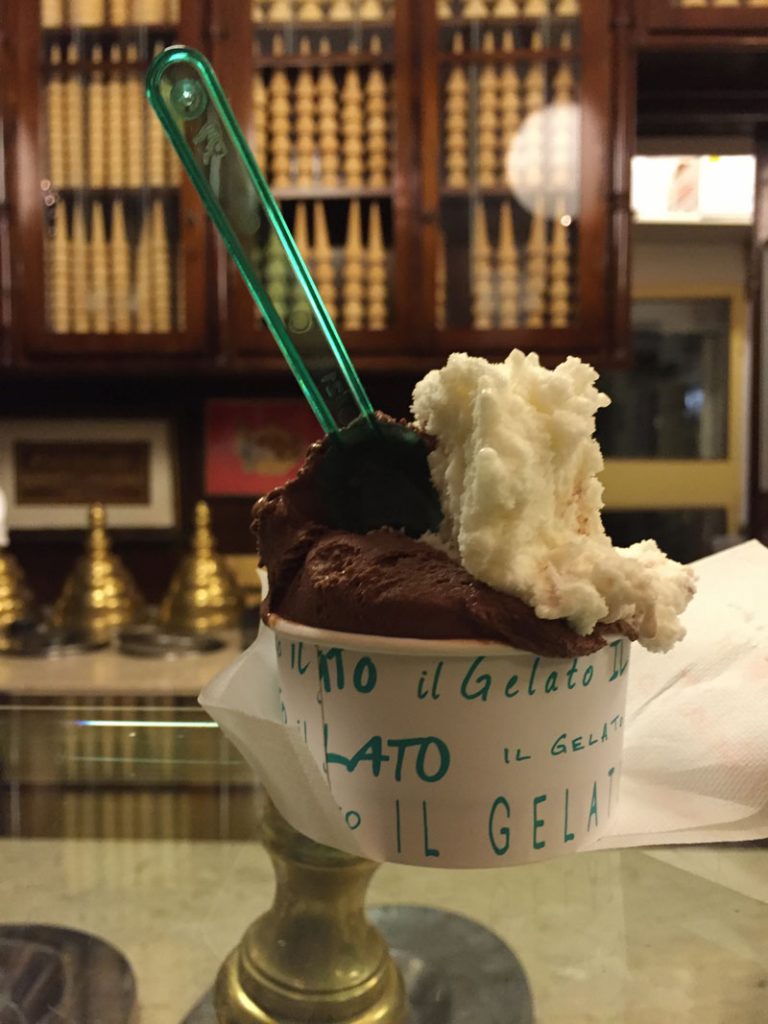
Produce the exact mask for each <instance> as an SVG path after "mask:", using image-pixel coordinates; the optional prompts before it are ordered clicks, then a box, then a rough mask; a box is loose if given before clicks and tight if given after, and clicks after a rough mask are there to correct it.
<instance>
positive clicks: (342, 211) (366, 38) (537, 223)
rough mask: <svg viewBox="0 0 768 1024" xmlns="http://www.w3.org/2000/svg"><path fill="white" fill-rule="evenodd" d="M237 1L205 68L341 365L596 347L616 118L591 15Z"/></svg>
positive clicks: (604, 303)
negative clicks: (302, 261) (322, 305)
mask: <svg viewBox="0 0 768 1024" xmlns="http://www.w3.org/2000/svg"><path fill="white" fill-rule="evenodd" d="M247 6H248V5H245V4H239V5H238V4H236V3H233V2H232V0H229V2H227V0H220V9H221V11H222V19H224V17H225V15H224V11H225V10H226V12H227V15H226V16H227V17H229V18H232V17H236V18H237V19H238V23H237V28H236V31H234V32H233V31H231V30H228V31H227V32H225V33H223V41H222V43H221V45H220V46H219V47H218V48H216V47H215V48H214V54H215V56H216V57H217V60H216V63H217V65H218V66H221V67H222V69H225V72H226V74H227V75H228V79H227V85H228V86H229V88H228V91H229V92H230V95H232V96H233V97H234V99H235V101H236V103H237V113H238V116H239V117H240V118H241V119H242V121H243V123H246V124H248V125H249V130H250V134H251V139H252V142H253V144H254V148H255V151H256V154H257V158H260V159H261V162H262V163H263V164H264V165H265V169H266V171H267V173H268V176H269V178H270V181H271V183H272V186H273V188H274V190H275V192H276V194H277V195H278V196H279V197H280V198H281V199H282V200H283V206H284V209H285V211H286V216H287V218H288V220H289V223H291V224H293V226H294V230H296V223H297V220H298V225H299V227H298V231H297V233H298V234H299V236H300V240H301V242H302V243H304V244H307V243H308V252H309V254H310V259H309V262H310V266H311V267H312V269H313V272H314V273H315V275H316V276H317V277H318V280H319V284H320V290H321V292H322V293H323V294H324V296H325V297H326V300H327V301H328V302H329V305H330V308H331V310H332V312H333V314H334V315H335V316H336V317H337V319H338V322H339V326H340V328H341V332H342V335H343V337H344V339H345V341H346V342H347V343H348V344H349V346H350V348H351V349H352V350H353V351H354V352H355V353H356V354H357V355H358V356H362V357H364V358H366V359H367V360H368V361H370V362H371V363H372V364H373V363H374V361H377V362H378V364H379V365H381V364H386V363H396V362H397V361H398V360H400V361H402V360H403V359H407V358H415V359H416V360H418V359H422V360H433V361H436V360H437V359H440V360H441V359H442V358H443V356H444V354H445V353H446V352H449V351H452V350H454V349H463V350H468V351H475V352H481V351H482V352H490V353H506V352H507V351H508V350H509V349H510V348H512V347H514V346H515V345H520V346H523V347H526V348H533V349H538V350H540V351H543V352H551V353H557V354H562V353H564V352H574V353H576V352H579V353H585V354H589V355H590V356H592V357H599V356H600V355H602V354H605V353H606V352H608V351H609V350H613V351H614V352H615V351H616V349H617V348H618V347H619V346H620V343H621V341H622V340H623V339H622V338H621V333H622V332H621V330H620V329H619V330H617V325H618V324H619V323H620V321H621V319H622V315H621V314H623V310H624V303H625V301H626V282H625V280H623V279H622V280H619V274H620V273H621V274H622V275H624V274H625V270H624V269H623V268H624V267H625V261H623V260H622V259H619V258H618V253H619V249H620V246H623V247H624V248H626V244H627V240H626V232H627V225H628V218H629V212H628V203H627V196H626V187H625V185H626V177H625V175H624V173H623V172H622V171H621V168H622V167H623V166H627V165H628V152H627V143H626V136H627V132H628V129H629V119H628V118H627V117H626V116H622V117H619V116H618V113H619V112H621V113H622V115H624V111H625V108H624V107H623V105H622V104H621V103H618V102H617V101H616V98H615V95H616V92H617V90H619V89H627V88H628V81H625V80H623V79H621V77H620V72H621V69H622V68H623V66H624V65H623V64H622V62H621V61H616V60H614V56H615V53H616V46H617V36H616V35H615V33H614V31H613V29H612V27H611V5H610V3H608V2H605V0H581V2H579V0H521V2H518V0H509V2H507V0H495V2H494V0H489V2H479V3H478V2H474V0H440V2H438V0H428V2H425V3H416V2H414V0H372V2H365V3H347V2H338V3H335V2H332V0H331V2H330V3H328V2H325V3H323V4H317V3H309V2H306V3H305V2H298V3H297V4H295V5H294V12H295V13H294V20H293V21H290V22H287V21H283V20H281V16H282V15H283V13H284V8H285V9H287V8H286V5H285V4H279V3H273V2H260V0H255V2H254V3H252V4H251V5H250V11H248V10H246V8H247ZM321 8H322V9H323V10H326V18H325V19H324V20H322V21H319V22H316V21H314V20H313V18H314V16H315V15H316V13H317V11H319V10H320V9H321ZM353 11H354V12H356V15H355V17H354V18H350V17H348V15H349V14H350V13H351V12H353ZM303 12H304V13H306V15H307V16H306V18H304V17H303ZM328 12H331V13H332V14H334V15H335V16H337V17H333V18H331V17H329V16H328ZM361 12H362V13H361ZM275 15H277V16H276V17H275ZM363 15H364V16H363ZM233 46H234V47H238V48H239V49H238V55H237V56H235V53H234V50H233ZM249 47H250V52H249ZM217 49H218V53H217ZM228 55H229V59H228V60H227V56H228ZM244 69H245V74H244V73H243V70H244ZM246 76H247V77H248V78H249V79H250V81H247V80H246ZM384 83H386V90H385V88H384ZM374 90H375V91H374ZM313 98H314V102H315V118H314V121H313V120H312V118H311V114H310V116H309V117H307V116H306V115H305V113H304V111H305V109H307V107H308V105H309V104H311V102H312V99H313ZM275 104H277V109H275ZM323 104H325V107H323ZM334 104H335V106H334ZM371 104H373V107H374V108H375V109H374V108H371ZM377 104H379V105H378V106H377ZM328 108H330V120H328ZM309 109H311V107H310V108H309ZM267 111H269V114H267ZM334 117H337V118H338V120H339V124H338V125H335V124H334V120H333V119H334ZM301 123H307V124H308V125H309V128H310V131H311V132H314V136H313V139H312V140H311V141H308V140H307V138H306V136H303V133H302V132H301V131H300V130H299V125H300V124H301ZM289 126H291V128H292V130H293V134H291V135H290V142H289V143H287V142H286V138H287V137H288V128H289ZM356 133H357V134H356ZM281 146H283V147H284V149H281V148H280V147H281ZM302 146H304V147H305V148H304V149H302ZM276 147H277V148H276ZM385 147H387V148H386V149H385ZM512 150H514V154H513V156H512V157H511V158H510V159H514V160H516V161H517V164H516V167H515V170H514V173H512V172H510V173H508V169H507V164H508V161H507V155H508V153H509V152H510V151H512ZM329 168H330V170H329ZM615 170H616V171H617V174H616V177H614V171H615ZM318 228H319V229H320V230H319V231H318ZM310 236H311V237H310ZM372 236H373V241H372ZM382 241H383V248H382V246H381V242H382ZM329 243H330V244H329ZM268 262H269V259H268V257H267V265H268ZM229 287H230V312H231V319H230V322H229V325H228V326H229V330H230V331H231V332H232V344H233V345H234V346H236V347H237V348H238V349H239V351H240V352H249V353H259V354H264V355H267V354H271V353H272V352H273V351H274V345H273V343H272V342H271V340H270V339H269V337H268V336H267V334H266V332H265V331H264V330H263V329H259V327H257V326H256V327H255V326H254V318H253V310H252V304H251V302H250V299H249V298H248V296H247V294H246V292H245V289H244V288H243V287H242V286H241V285H240V283H239V282H238V281H237V279H236V275H235V273H234V271H231V272H230V273H229ZM385 311H386V316H384V313H385Z"/></svg>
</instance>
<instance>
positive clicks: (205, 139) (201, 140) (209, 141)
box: [192, 121, 227, 167]
mask: <svg viewBox="0 0 768 1024" xmlns="http://www.w3.org/2000/svg"><path fill="white" fill-rule="evenodd" d="M192 141H193V142H194V144H195V145H196V146H197V148H198V149H199V150H200V157H201V159H202V161H203V163H204V164H205V166H206V167H209V166H210V164H211V162H212V161H213V160H216V159H218V160H221V159H223V157H225V156H226V155H227V145H226V143H225V142H224V138H223V136H222V134H221V131H220V130H219V126H218V125H217V124H214V123H213V122H211V121H208V122H207V124H204V125H203V127H202V128H201V129H200V130H199V131H198V132H197V133H196V134H195V135H194V136H193V138H192Z"/></svg>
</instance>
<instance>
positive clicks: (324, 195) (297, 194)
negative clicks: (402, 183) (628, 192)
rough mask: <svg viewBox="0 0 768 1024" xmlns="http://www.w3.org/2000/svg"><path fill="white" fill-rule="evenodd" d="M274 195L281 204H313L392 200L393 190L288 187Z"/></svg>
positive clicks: (274, 189) (275, 192)
mask: <svg viewBox="0 0 768 1024" xmlns="http://www.w3.org/2000/svg"><path fill="white" fill-rule="evenodd" d="M272 194H273V195H274V196H275V198H276V199H277V200H278V201H280V202H283V201H284V202H291V201H297V202H312V201H314V200H318V201H323V200H326V199H327V200H338V199H341V200H352V199H380V200H390V199H391V198H392V191H391V189H381V188H365V187H363V188H352V187H351V186H350V187H349V188H347V187H345V186H343V185H342V186H339V187H338V188H323V187H322V186H317V187H315V186H312V185H308V186H307V187H301V186H298V185H297V186H295V187H293V186H286V187H285V188H273V189H272Z"/></svg>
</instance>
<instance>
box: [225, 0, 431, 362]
mask: <svg viewBox="0 0 768 1024" xmlns="http://www.w3.org/2000/svg"><path fill="white" fill-rule="evenodd" d="M242 6H243V8H245V9H246V10H247V9H248V6H249V5H248V4H243V5H242ZM406 6H407V5H404V4H401V3H399V0H398V2H397V3H396V0H355V2H348V0H323V2H322V3H315V2H310V0H298V2H296V3H282V2H275V0H252V2H251V3H250V14H249V17H248V18H247V20H246V19H245V17H244V15H243V13H242V12H240V13H235V12H234V11H232V9H231V8H230V9H229V12H228V15H227V18H228V23H229V24H230V25H231V24H232V22H231V18H232V17H235V18H237V19H238V20H239V23H238V33H237V34H238V35H240V34H242V35H243V36H245V38H246V39H247V42H248V50H247V51H245V49H244V47H243V48H242V52H243V56H242V61H243V64H244V65H245V66H246V67H247V69H248V78H249V80H248V82H247V88H244V87H243V85H242V83H241V84H240V86H238V85H237V83H236V81H235V79H234V77H233V78H231V79H230V82H231V85H232V88H231V89H230V90H228V91H229V92H230V95H232V96H233V97H238V96H239V98H240V106H241V109H240V110H238V111H236V112H237V114H238V117H239V119H240V120H241V123H244V124H246V125H247V126H248V130H249V137H250V142H251V145H252V147H253V150H254V153H255V155H256V159H257V161H258V163H259V165H260V167H261V169H262V171H263V172H264V173H265V175H266V177H267V180H268V181H269V183H270V186H271V188H272V190H273V192H274V194H275V196H276V198H277V199H278V201H279V203H280V206H281V208H282V211H283V214H284V216H285V218H286V221H287V223H288V225H289V227H290V228H291V230H292V232H293V234H294V237H295V239H296V242H297V244H298V246H299V249H300V250H301V252H302V253H303V255H304V257H305V259H306V261H307V264H308V265H309V268H310V271H311V272H312V275H313V277H314V279H315V281H316V283H317V285H318V288H319V290H320V293H321V295H322V297H323V299H324V301H325V303H326V305H327V307H328V310H329V312H330V314H331V316H332V317H333V319H334V320H335V322H336V323H337V325H338V327H339V329H340V331H341V333H342V336H343V338H344V341H345V343H346V344H347V345H348V346H349V347H350V348H352V349H356V350H358V351H359V350H363V351H366V350H368V351H372V350H378V349H385V348H386V349H388V350H391V349H392V347H393V346H394V345H396V344H397V340H396V339H397V335H398V333H402V320H403V308H402V304H401V302H400V297H401V295H402V290H401V289H402V283H403V282H404V281H405V280H406V275H407V270H406V265H407V262H408V258H409V256H408V252H409V246H408V218H407V209H408V206H409V199H408V196H407V195H406V194H405V188H404V183H407V181H408V180H409V175H408V173H407V171H405V170H404V165H403V161H404V160H407V159H411V160H412V159H413V156H412V154H410V155H409V151H408V147H407V145H404V144H401V143H402V140H403V138H407V136H408V133H409V132H411V131H412V126H411V125H410V124H409V123H408V120H407V115H406V113H405V112H404V111H403V110H402V103H401V97H402V96H404V95H406V93H407V89H408V87H409V75H410V69H409V66H408V63H409V62H408V59H407V58H408V56H409V45H408V44H404V42H403V41H404V40H405V39H406V38H407V36H408V20H409V19H408V11H407V10H406ZM225 45H226V44H225ZM396 69H397V74H396V75H395V70H396ZM235 74H236V75H238V77H240V76H239V72H235ZM225 88H226V85H225ZM403 133H405V136H404V135H403ZM258 255H259V259H260V260H261V265H262V272H263V274H264V276H265V277H266V278H267V279H269V281H270V286H271V288H270V290H271V292H272V293H273V294H275V292H276V291H277V293H278V294H280V286H281V281H280V277H281V275H283V273H284V269H283V261H282V260H281V258H280V257H279V254H277V253H271V252H269V251H266V252H263V253H260V254H258ZM284 290H285V300H284V301H285V306H286V309H290V305H291V303H292V302H293V301H297V300H298V296H294V295H293V294H291V290H290V286H289V285H288V283H287V282H286V284H285V289H284ZM229 291H230V301H231V312H230V325H231V328H232V329H233V330H234V334H235V338H236V340H235V342H234V345H235V347H236V348H237V349H239V350H241V351H245V352H249V351H250V352H257V353H263V354H264V355H266V356H270V355H273V354H274V356H275V357H276V358H277V350H276V348H275V344H274V342H273V341H272V339H271V337H270V336H269V334H268V332H267V331H266V329H265V328H264V325H263V322H262V321H261V318H260V315H259V313H258V311H257V310H256V309H255V307H254V305H253V302H252V301H251V299H250V298H249V297H248V296H247V294H246V293H245V290H244V288H243V287H242V285H241V284H240V282H239V281H238V280H237V279H236V276H235V274H234V273H233V272H232V271H231V268H230V289H229Z"/></svg>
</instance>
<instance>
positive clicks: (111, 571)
mask: <svg viewBox="0 0 768 1024" xmlns="http://www.w3.org/2000/svg"><path fill="white" fill-rule="evenodd" d="M145 618H146V608H145V605H144V601H143V599H142V597H141V595H140V594H139V592H138V589H137V587H136V584H135V583H134V581H133V578H132V576H131V575H130V573H129V572H128V570H127V569H126V568H125V566H124V565H123V563H122V561H121V560H120V558H118V556H117V555H116V554H114V552H113V551H112V545H111V543H110V539H109V536H108V534H107V529H106V512H105V510H104V506H103V505H102V504H101V503H100V502H94V503H93V504H92V505H91V506H90V507H89V509H88V537H87V539H86V543H85V553H84V554H83V555H81V556H80V558H79V559H78V560H77V562H76V563H75V567H74V569H73V570H72V572H71V573H70V576H69V578H68V579H67V581H66V583H65V584H64V588H63V590H62V592H61V596H60V597H59V599H58V601H57V602H56V604H55V605H54V608H53V623H54V625H55V626H59V627H61V628H62V629H67V630H72V631H73V632H75V633H77V634H79V635H81V636H82V637H83V638H84V639H85V640H87V641H91V642H95V643H105V642H107V641H108V640H109V639H110V638H111V637H112V636H113V635H114V634H115V633H117V632H118V631H119V630H120V629H121V628H122V627H123V626H128V625H133V624H135V623H139V622H143V621H144V619H145Z"/></svg>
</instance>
